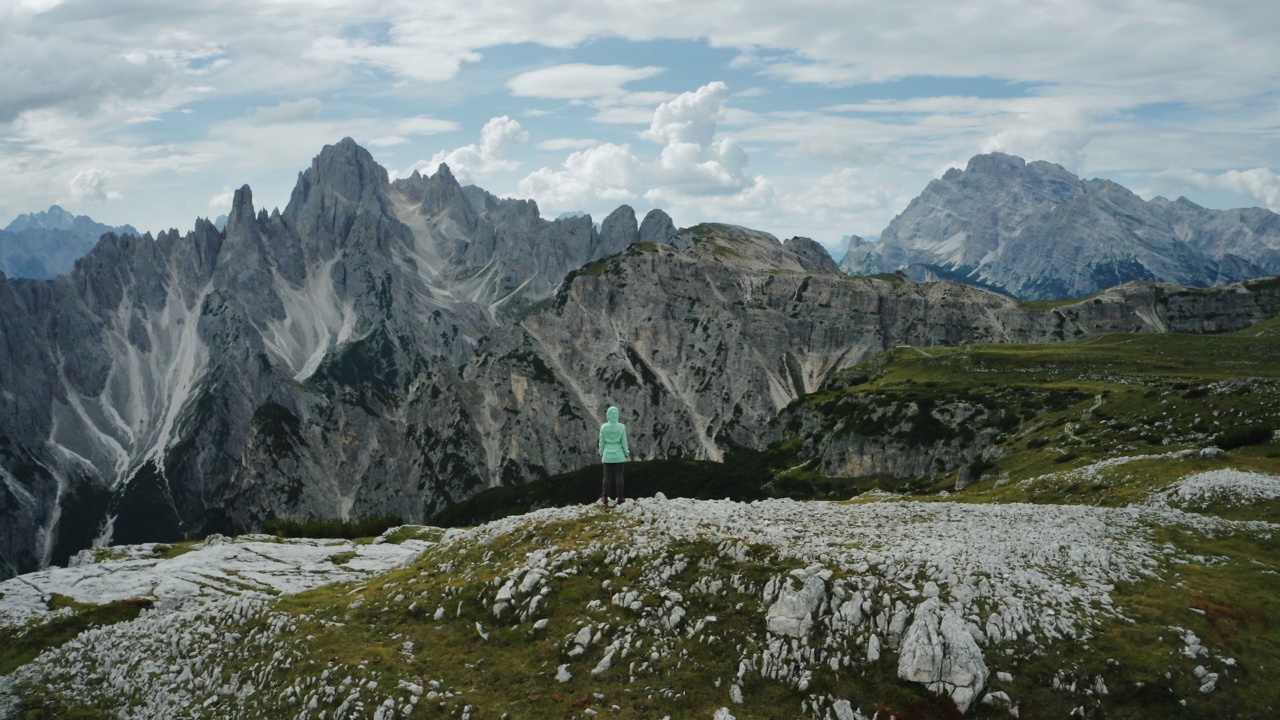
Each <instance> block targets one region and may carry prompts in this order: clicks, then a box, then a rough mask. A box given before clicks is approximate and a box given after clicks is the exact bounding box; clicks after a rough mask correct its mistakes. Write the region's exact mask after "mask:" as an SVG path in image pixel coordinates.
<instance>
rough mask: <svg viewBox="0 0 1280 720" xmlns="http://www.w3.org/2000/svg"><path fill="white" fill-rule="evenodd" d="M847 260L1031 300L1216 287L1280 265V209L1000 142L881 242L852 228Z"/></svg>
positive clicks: (935, 188)
mask: <svg viewBox="0 0 1280 720" xmlns="http://www.w3.org/2000/svg"><path fill="white" fill-rule="evenodd" d="M840 266H841V268H842V269H844V270H845V271H846V272H850V273H853V274H857V275H862V274H872V273H881V272H894V271H902V272H905V273H906V274H907V275H909V276H910V277H912V278H915V279H917V280H925V279H950V280H956V281H958V282H964V283H969V284H973V285H979V286H982V287H988V288H991V289H994V290H997V291H999V292H1003V293H1007V294H1009V295H1012V296H1013V297H1016V298H1019V299H1023V300H1053V299H1061V298H1070V297H1082V296H1086V295H1090V294H1093V293H1096V292H1101V291H1102V290H1106V289H1107V288H1110V287H1114V286H1116V285H1120V284H1123V283H1126V282H1129V281H1132V280H1162V281H1165V282H1171V283H1177V284H1180V285H1188V286H1192V287H1210V286H1215V285H1223V284H1227V283H1232V282H1238V281H1240V280H1244V279H1248V278H1254V277H1262V276H1267V275H1275V274H1277V273H1280V215H1277V214H1275V213H1273V212H1270V211H1268V210H1264V209H1262V208H1244V209H1235V210H1209V209H1206V208H1203V207H1200V206H1199V205H1196V204H1195V203H1193V202H1191V201H1190V200H1187V199H1186V198H1178V199H1177V200H1175V201H1169V200H1166V199H1164V198H1161V197H1157V198H1155V199H1153V200H1149V201H1147V200H1143V199H1142V198H1140V197H1138V196H1137V195H1135V194H1134V193H1133V192H1131V191H1129V190H1127V189H1126V188H1124V187H1122V186H1121V185H1118V184H1116V183H1114V182H1111V181H1109V180H1100V179H1092V180H1081V179H1080V178H1078V177H1076V176H1075V175H1073V174H1071V173H1070V172H1068V171H1067V170H1065V169H1064V168H1063V167H1062V166H1060V165H1055V164H1052V163H1048V162H1041V161H1037V162H1030V163H1028V162H1026V161H1024V160H1023V159H1022V158H1019V157H1015V156H1012V155H1005V154H1002V153H991V154H987V155H978V156H976V157H974V158H973V159H971V160H970V161H969V163H968V165H967V167H966V168H965V169H964V170H960V169H958V168H952V169H950V170H948V171H947V172H946V173H945V174H944V175H943V176H942V178H941V179H938V180H934V181H932V182H930V183H929V185H928V186H927V187H926V188H925V189H924V192H922V193H921V194H920V196H919V197H917V198H915V199H914V200H912V201H911V203H910V204H909V205H908V206H907V208H906V209H905V210H904V211H903V212H902V213H901V214H899V215H898V216H897V217H895V218H894V219H893V221H892V222H891V223H890V224H889V226H888V227H887V228H886V229H885V230H884V231H883V232H882V233H881V235H880V239H879V241H878V242H874V243H872V242H866V241H863V240H861V239H860V238H853V239H852V241H851V242H850V245H849V250H848V253H847V254H846V255H845V256H844V259H843V260H842V261H841V264H840Z"/></svg>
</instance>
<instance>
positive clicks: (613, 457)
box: [600, 406, 631, 463]
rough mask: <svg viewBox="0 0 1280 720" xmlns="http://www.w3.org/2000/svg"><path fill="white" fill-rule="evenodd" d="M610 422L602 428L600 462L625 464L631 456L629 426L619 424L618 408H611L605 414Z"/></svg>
mask: <svg viewBox="0 0 1280 720" xmlns="http://www.w3.org/2000/svg"><path fill="white" fill-rule="evenodd" d="M604 416H605V418H607V419H608V421H609V422H607V423H605V424H603V425H601V426H600V461H601V462H607V463H620V462H625V461H626V460H627V458H628V457H630V456H631V448H629V447H627V426H626V425H623V424H622V423H620V422H618V408H616V407H612V406H611V407H610V408H609V409H608V410H607V411H605V414H604Z"/></svg>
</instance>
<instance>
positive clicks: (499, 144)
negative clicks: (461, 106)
mask: <svg viewBox="0 0 1280 720" xmlns="http://www.w3.org/2000/svg"><path fill="white" fill-rule="evenodd" d="M528 141H529V133H528V132H527V131H526V130H525V129H524V128H522V127H521V126H520V123H519V121H516V120H513V119H511V118H510V117H507V116H506V115H502V116H500V117H495V118H491V119H490V120H489V122H487V123H485V124H484V127H483V128H481V129H480V142H479V143H476V144H472V145H464V146H462V147H460V148H456V149H454V150H441V151H440V152H437V153H436V154H435V155H432V156H431V159H430V160H423V161H421V162H418V163H415V164H414V165H413V166H412V167H411V168H410V172H412V171H413V170H419V171H424V172H428V173H430V172H434V171H435V169H436V168H437V167H438V166H439V165H440V163H446V164H447V165H448V166H449V169H450V170H451V171H452V172H453V175H454V177H456V178H457V179H458V182H463V183H470V182H475V181H476V180H479V179H483V178H486V177H488V176H490V175H493V174H494V173H499V172H510V171H512V170H516V169H518V168H519V167H520V163H519V162H517V161H515V160H511V159H508V158H507V157H506V152H507V150H510V149H511V148H514V147H516V146H518V145H523V144H524V143H526V142H528Z"/></svg>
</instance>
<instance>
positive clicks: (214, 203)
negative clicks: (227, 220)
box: [209, 187, 236, 210]
mask: <svg viewBox="0 0 1280 720" xmlns="http://www.w3.org/2000/svg"><path fill="white" fill-rule="evenodd" d="M235 199H236V191H235V188H231V187H223V188H222V192H220V193H218V194H217V195H214V196H213V197H211V198H209V207H210V208H212V209H214V210H230V209H231V201H233V200H235Z"/></svg>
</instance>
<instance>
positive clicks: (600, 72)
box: [507, 63, 663, 100]
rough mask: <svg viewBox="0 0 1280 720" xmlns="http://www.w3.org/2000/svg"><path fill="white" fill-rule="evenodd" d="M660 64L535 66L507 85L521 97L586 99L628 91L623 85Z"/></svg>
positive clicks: (651, 73)
mask: <svg viewBox="0 0 1280 720" xmlns="http://www.w3.org/2000/svg"><path fill="white" fill-rule="evenodd" d="M662 70H663V68H660V67H629V66H627V65H588V64H586V63H566V64H563V65H552V66H551V67H546V68H540V69H538V70H531V71H529V72H525V73H521V74H519V75H516V76H515V77H513V78H511V79H510V80H508V81H507V88H508V89H510V90H511V94H512V95H516V96H518V97H535V98H550V99H558V100H582V99H588V98H600V97H617V96H621V95H623V94H625V93H626V90H624V89H623V86H624V85H626V84H627V83H630V82H635V81H636V80H644V79H645V78H650V77H653V76H654V75H657V74H658V73H660V72H662Z"/></svg>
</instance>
